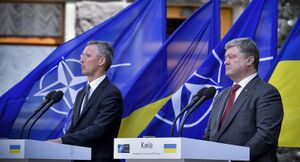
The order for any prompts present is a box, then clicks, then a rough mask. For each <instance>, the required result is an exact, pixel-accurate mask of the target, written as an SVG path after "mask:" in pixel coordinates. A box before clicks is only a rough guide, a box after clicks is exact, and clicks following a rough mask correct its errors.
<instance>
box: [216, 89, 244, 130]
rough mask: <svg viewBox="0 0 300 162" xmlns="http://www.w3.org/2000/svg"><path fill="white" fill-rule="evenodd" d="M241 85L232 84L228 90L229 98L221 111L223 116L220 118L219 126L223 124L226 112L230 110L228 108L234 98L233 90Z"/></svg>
mask: <svg viewBox="0 0 300 162" xmlns="http://www.w3.org/2000/svg"><path fill="white" fill-rule="evenodd" d="M240 87H241V86H240V85H238V84H234V85H233V86H232V88H231V90H230V94H229V98H228V100H227V104H226V107H225V110H224V113H223V117H222V119H221V126H222V125H223V123H224V121H225V119H226V117H227V116H228V113H229V112H230V109H231V107H232V105H233V102H234V98H235V92H236V91H237V90H238V89H239V88H240Z"/></svg>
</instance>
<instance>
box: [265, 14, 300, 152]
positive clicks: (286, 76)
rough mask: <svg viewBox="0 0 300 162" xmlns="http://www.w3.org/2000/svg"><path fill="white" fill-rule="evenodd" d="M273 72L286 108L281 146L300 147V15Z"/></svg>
mask: <svg viewBox="0 0 300 162" xmlns="http://www.w3.org/2000/svg"><path fill="white" fill-rule="evenodd" d="M271 72H273V73H272V75H271V77H270V80H269V82H270V83H271V84H272V85H274V86H275V87H276V88H277V89H278V90H279V92H280V94H281V97H282V102H283V110H284V118H283V123H282V127H281V132H280V136H279V146H283V147H300V140H299V135H300V127H299V123H300V115H299V114H300V103H299V96H300V85H299V83H298V82H299V80H300V17H299V18H298V21H297V22H296V24H295V26H294V28H293V29H292V31H291V32H290V34H289V37H288V39H287V40H286V42H285V45H284V46H283V47H282V49H281V51H280V54H279V57H278V60H277V64H276V65H275V66H274V70H273V69H271Z"/></svg>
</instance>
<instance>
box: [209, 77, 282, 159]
mask: <svg viewBox="0 0 300 162" xmlns="http://www.w3.org/2000/svg"><path fill="white" fill-rule="evenodd" d="M229 92H230V88H227V89H225V90H224V91H222V92H221V93H220V94H219V95H218V96H217V97H216V98H215V100H214V103H213V107H212V111H211V116H210V120H209V124H208V127H207V129H206V132H205V136H204V139H206V140H210V141H215V142H220V143H227V144H234V145H240V146H247V147H250V161H252V162H276V161H277V157H276V152H277V144H278V137H279V133H280V128H281V122H282V119H283V108H282V101H281V97H280V94H279V92H278V91H277V89H276V88H274V87H273V86H272V85H270V84H268V83H265V82H264V81H262V80H261V79H260V78H259V77H258V76H256V77H255V78H254V79H252V80H251V81H250V82H249V83H248V84H247V85H246V86H245V87H244V89H243V90H242V92H241V93H240V95H239V96H238V98H237V99H236V101H235V102H234V104H233V106H232V108H231V110H230V112H229V114H228V115H227V118H226V119H225V121H224V123H223V125H222V127H219V126H220V120H221V118H222V114H223V109H224V107H225V105H226V102H227V99H228V97H229Z"/></svg>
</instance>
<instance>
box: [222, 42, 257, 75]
mask: <svg viewBox="0 0 300 162" xmlns="http://www.w3.org/2000/svg"><path fill="white" fill-rule="evenodd" d="M231 47H238V48H239V49H240V52H241V53H243V54H244V56H245V57H249V56H253V57H254V68H255V69H256V70H258V64H259V52H258V49H257V47H256V44H255V42H254V41H253V40H252V39H251V38H237V39H233V40H231V41H229V42H227V43H226V45H225V49H226V50H227V49H229V48H231Z"/></svg>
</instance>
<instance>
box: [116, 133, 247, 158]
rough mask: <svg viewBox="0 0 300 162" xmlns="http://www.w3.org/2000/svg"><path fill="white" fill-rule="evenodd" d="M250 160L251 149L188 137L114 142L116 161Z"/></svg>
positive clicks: (119, 140)
mask: <svg viewBox="0 0 300 162" xmlns="http://www.w3.org/2000/svg"><path fill="white" fill-rule="evenodd" d="M249 157H250V149H249V148H248V147H242V146H236V145H229V144H222V143H216V142H210V141H202V140H196V139H189V138H116V139H115V140H114V158H115V159H126V160H127V161H136V160H137V161H149V160H150V161H156V160H154V159H157V160H158V159H160V160H159V161H162V160H163V161H164V160H167V161H178V160H180V161H182V160H188V159H189V160H197V161H203V160H204V161H228V160H240V161H249ZM138 159H139V160H138ZM141 159H143V160H141ZM147 159H149V160H147Z"/></svg>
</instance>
